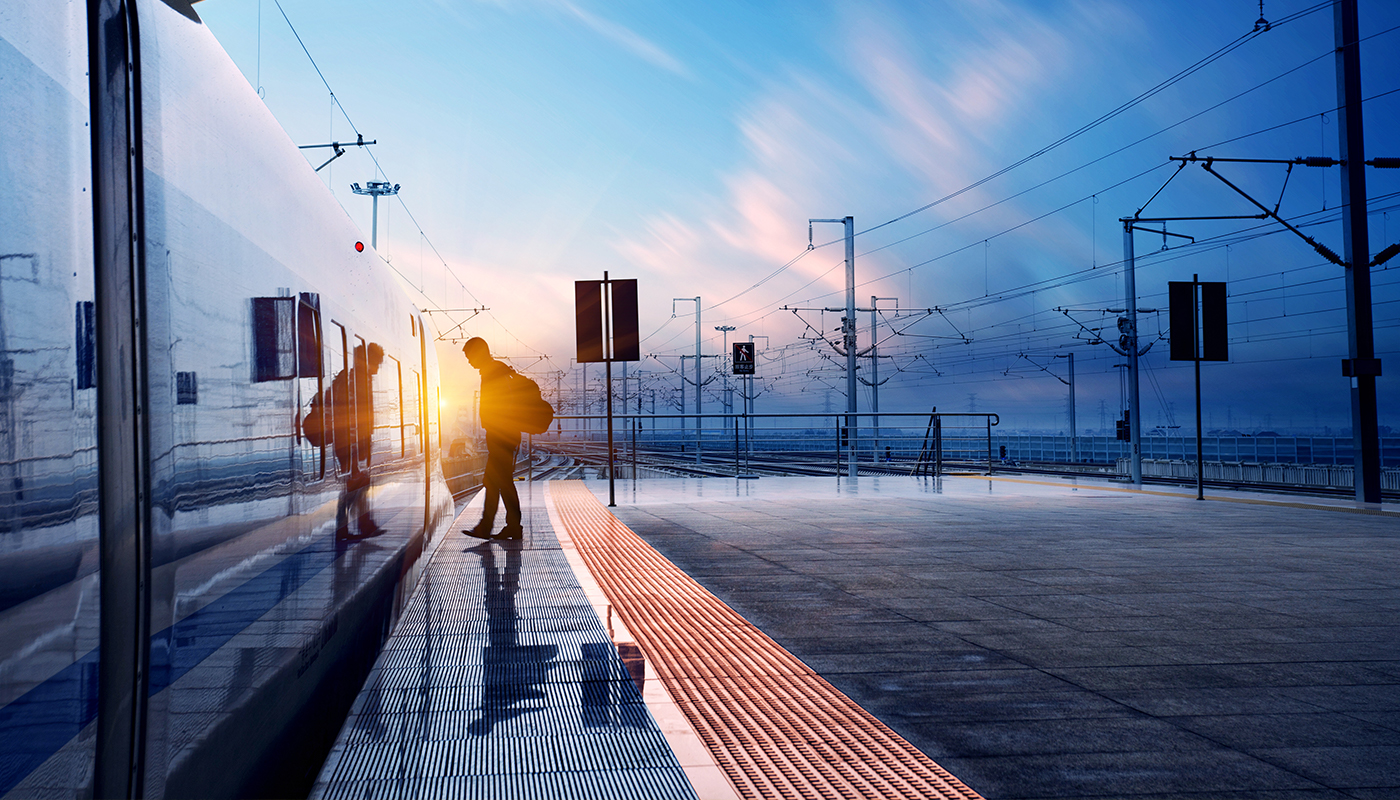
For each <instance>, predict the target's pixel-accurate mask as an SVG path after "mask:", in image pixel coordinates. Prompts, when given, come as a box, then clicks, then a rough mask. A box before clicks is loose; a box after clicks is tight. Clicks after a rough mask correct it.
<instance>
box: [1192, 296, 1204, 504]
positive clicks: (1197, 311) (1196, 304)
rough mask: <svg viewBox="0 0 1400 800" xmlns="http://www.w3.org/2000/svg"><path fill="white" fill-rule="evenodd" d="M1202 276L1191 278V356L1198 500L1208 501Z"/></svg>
mask: <svg viewBox="0 0 1400 800" xmlns="http://www.w3.org/2000/svg"><path fill="white" fill-rule="evenodd" d="M1200 277H1201V276H1200V275H1192V276H1191V329H1192V330H1193V331H1195V336H1194V338H1195V340H1196V351H1195V352H1194V353H1192V354H1191V355H1193V356H1195V362H1196V499H1197V500H1204V499H1206V473H1205V460H1204V459H1203V458H1202V457H1201V453H1202V451H1203V450H1204V449H1205V445H1204V437H1203V436H1202V435H1201V351H1202V350H1203V349H1204V348H1205V341H1204V338H1205V337H1204V336H1203V335H1202V332H1201V281H1200Z"/></svg>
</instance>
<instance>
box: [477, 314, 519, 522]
mask: <svg viewBox="0 0 1400 800" xmlns="http://www.w3.org/2000/svg"><path fill="white" fill-rule="evenodd" d="M462 354H463V355H465V356H466V357H467V363H469V364H471V365H472V366H473V367H475V368H476V369H477V371H478V372H479V373H481V427H482V428H484V429H485V430H486V471H485V474H484V475H483V476H482V480H481V482H482V485H483V486H484V487H485V489H486V506H485V508H484V509H483V510H482V512H481V521H480V522H478V523H477V524H476V527H474V528H468V529H467V530H464V531H462V533H465V534H466V535H468V536H475V537H476V538H478V539H520V538H522V537H523V536H524V534H525V529H524V528H523V527H521V525H520V497H519V495H517V494H516V493H515V451H516V450H518V449H520V429H519V427H518V425H519V423H513V422H512V421H511V420H512V419H513V417H514V414H513V413H512V412H513V409H512V408H511V407H510V403H511V401H512V398H511V397H510V393H509V385H508V384H509V382H510V376H511V373H512V370H511V368H510V367H508V366H506V365H505V364H502V363H501V362H499V361H497V360H496V359H494V358H492V357H491V349H490V348H489V347H487V346H486V340H484V339H481V338H479V337H476V338H472V339H468V340H467V343H466V344H465V345H463V346H462ZM502 500H503V501H505V505H506V526H505V527H504V528H502V529H501V531H500V533H497V534H496V535H495V536H492V535H491V526H492V524H493V523H494V522H495V520H496V507H497V506H498V505H499V504H500V502H501V501H502Z"/></svg>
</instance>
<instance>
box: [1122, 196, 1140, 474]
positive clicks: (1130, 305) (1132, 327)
mask: <svg viewBox="0 0 1400 800" xmlns="http://www.w3.org/2000/svg"><path fill="white" fill-rule="evenodd" d="M1119 221H1120V222H1122V223H1123V300H1124V308H1125V309H1127V311H1126V313H1127V315H1128V316H1127V328H1126V329H1125V330H1124V331H1123V332H1122V336H1121V337H1120V339H1119V342H1120V344H1121V345H1122V347H1123V350H1124V353H1123V354H1124V355H1126V356H1127V357H1128V444H1129V450H1130V456H1129V459H1128V463H1129V465H1130V466H1131V472H1132V479H1133V485H1134V486H1142V407H1141V406H1140V405H1138V327H1137V278H1136V274H1135V272H1136V269H1135V265H1134V261H1133V223H1135V222H1137V219H1136V218H1134V217H1123V219H1121V220H1119Z"/></svg>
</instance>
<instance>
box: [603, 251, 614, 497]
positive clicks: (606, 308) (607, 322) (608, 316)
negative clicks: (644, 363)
mask: <svg viewBox="0 0 1400 800" xmlns="http://www.w3.org/2000/svg"><path fill="white" fill-rule="evenodd" d="M608 283H609V281H608V272H607V270H604V271H603V344H604V346H605V347H606V348H607V353H606V356H607V359H606V360H605V361H604V362H603V375H604V378H603V395H604V397H606V398H607V406H608V508H612V507H614V506H616V505H617V493H616V489H615V487H614V486H613V483H614V481H613V479H614V477H615V475H614V473H616V472H617V465H616V464H615V463H614V460H613V402H612V400H613V398H612V396H613V385H612V359H613V349H612V310H611V308H610V306H611V303H609V302H608V300H609V298H610V296H611V295H612V292H611V291H610V289H611V288H612V287H611V286H609V285H608Z"/></svg>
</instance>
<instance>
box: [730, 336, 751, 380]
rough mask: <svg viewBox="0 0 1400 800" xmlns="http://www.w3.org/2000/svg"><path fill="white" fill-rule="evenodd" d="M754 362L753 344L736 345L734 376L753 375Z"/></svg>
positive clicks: (736, 343)
mask: <svg viewBox="0 0 1400 800" xmlns="http://www.w3.org/2000/svg"><path fill="white" fill-rule="evenodd" d="M753 368H754V362H753V342H735V343H734V374H735V375H752V374H754V371H753Z"/></svg>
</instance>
